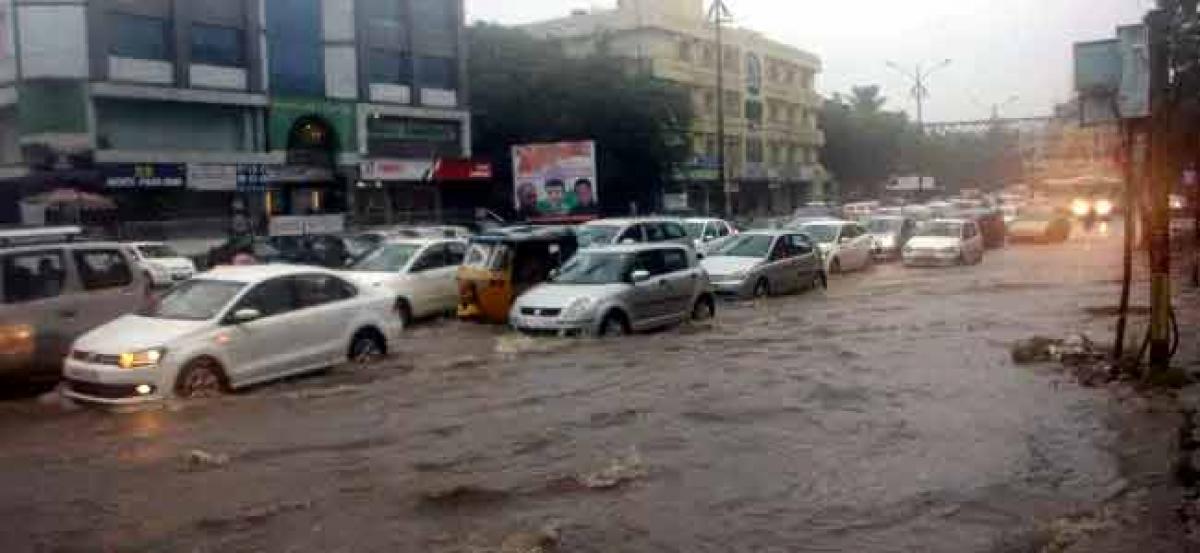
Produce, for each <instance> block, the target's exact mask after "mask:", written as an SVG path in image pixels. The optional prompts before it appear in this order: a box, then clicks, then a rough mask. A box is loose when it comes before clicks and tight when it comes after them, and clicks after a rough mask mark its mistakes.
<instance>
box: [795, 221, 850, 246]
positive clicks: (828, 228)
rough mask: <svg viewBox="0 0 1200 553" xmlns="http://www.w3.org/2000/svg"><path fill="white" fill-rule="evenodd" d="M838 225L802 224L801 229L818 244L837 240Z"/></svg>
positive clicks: (839, 227) (839, 228) (839, 229)
mask: <svg viewBox="0 0 1200 553" xmlns="http://www.w3.org/2000/svg"><path fill="white" fill-rule="evenodd" d="M841 228H842V227H841V226H840V225H804V226H803V227H801V230H802V231H804V233H805V234H807V235H808V237H809V238H812V240H813V242H816V243H818V244H828V243H830V242H834V241H836V240H837V237H838V232H839V231H841Z"/></svg>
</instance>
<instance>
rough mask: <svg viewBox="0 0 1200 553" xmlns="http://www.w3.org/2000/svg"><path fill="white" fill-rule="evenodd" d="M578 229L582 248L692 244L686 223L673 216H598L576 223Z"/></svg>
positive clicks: (577, 232) (576, 230)
mask: <svg viewBox="0 0 1200 553" xmlns="http://www.w3.org/2000/svg"><path fill="white" fill-rule="evenodd" d="M575 232H576V235H577V236H578V237H579V247H581V248H590V247H596V246H608V245H614V244H641V243H655V242H674V243H677V244H687V245H691V244H692V241H691V239H690V238H689V237H688V233H687V230H686V229H685V228H684V226H683V223H682V222H681V221H680V220H679V219H671V218H653V217H646V218H632V219H597V220H595V221H589V222H587V223H584V224H582V225H580V226H578V227H576V229H575Z"/></svg>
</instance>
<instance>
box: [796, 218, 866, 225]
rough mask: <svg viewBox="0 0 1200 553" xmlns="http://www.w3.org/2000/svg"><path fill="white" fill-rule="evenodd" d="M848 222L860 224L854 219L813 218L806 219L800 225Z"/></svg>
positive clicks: (844, 223)
mask: <svg viewBox="0 0 1200 553" xmlns="http://www.w3.org/2000/svg"><path fill="white" fill-rule="evenodd" d="M846 224H858V223H855V222H854V221H847V220H845V219H814V220H812V221H805V222H804V223H803V224H801V225H800V226H808V225H846Z"/></svg>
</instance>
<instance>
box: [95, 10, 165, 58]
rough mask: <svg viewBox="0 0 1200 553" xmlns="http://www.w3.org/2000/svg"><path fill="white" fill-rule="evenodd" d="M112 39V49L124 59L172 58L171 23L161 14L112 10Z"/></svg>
mask: <svg viewBox="0 0 1200 553" xmlns="http://www.w3.org/2000/svg"><path fill="white" fill-rule="evenodd" d="M108 18H109V25H110V29H111V33H112V34H111V36H112V40H111V41H110V42H109V50H108V52H109V53H110V54H112V55H114V56H120V57H124V58H138V59H144V60H169V59H171V57H172V56H171V40H170V37H171V32H170V31H171V24H170V22H169V21H167V20H166V19H163V18H159V17H150V16H145V15H133V14H127V13H120V12H114V13H110V14H109V16H108Z"/></svg>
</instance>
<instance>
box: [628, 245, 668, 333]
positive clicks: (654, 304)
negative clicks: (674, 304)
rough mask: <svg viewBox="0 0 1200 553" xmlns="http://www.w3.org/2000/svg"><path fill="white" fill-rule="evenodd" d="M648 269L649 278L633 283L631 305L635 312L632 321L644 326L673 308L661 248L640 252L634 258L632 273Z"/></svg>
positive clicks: (657, 319)
mask: <svg viewBox="0 0 1200 553" xmlns="http://www.w3.org/2000/svg"><path fill="white" fill-rule="evenodd" d="M638 271H646V272H647V273H648V274H649V278H647V279H645V280H643V281H642V282H636V283H634V284H633V286H634V289H633V293H632V294H631V299H630V304H631V305H630V307H631V308H632V310H633V313H632V314H631V315H630V322H631V323H632V324H633V326H635V327H638V328H642V327H645V326H647V325H652V324H654V323H656V322H657V321H659V320H661V319H662V318H663V317H664V316H665V315H666V314H667V312H668V311H669V310H670V309H671V306H670V298H671V290H670V284H671V283H670V280H669V279H667V278H666V266H665V264H664V260H663V256H662V251H661V250H645V251H641V252H638V253H637V254H636V255H635V256H634V259H633V266H632V267H631V268H630V273H631V274H632V273H636V272H638Z"/></svg>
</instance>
